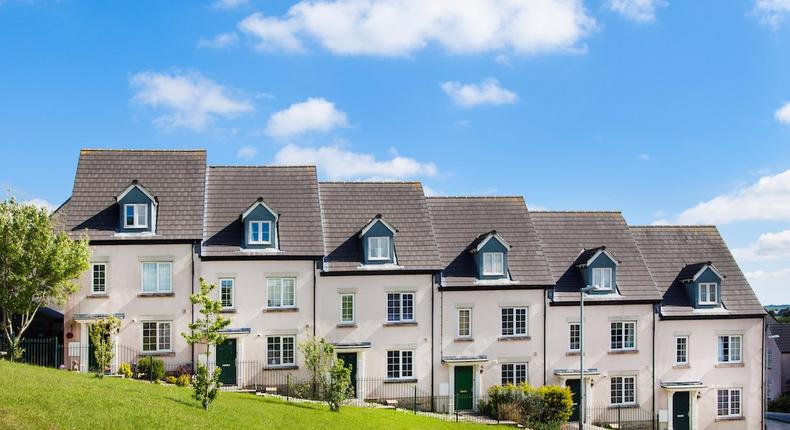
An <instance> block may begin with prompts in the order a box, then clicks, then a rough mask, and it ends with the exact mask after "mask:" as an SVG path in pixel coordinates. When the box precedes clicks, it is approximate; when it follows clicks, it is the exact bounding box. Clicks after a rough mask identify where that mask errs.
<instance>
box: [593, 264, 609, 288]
mask: <svg viewBox="0 0 790 430" xmlns="http://www.w3.org/2000/svg"><path fill="white" fill-rule="evenodd" d="M596 273H598V274H599V276H600V279H601V284H603V280H604V279H608V280H609V285H608V286H604V285H596V283H595V277H596V275H595V274H596ZM592 281H593V282H592V284H593V285H594V286H595V287H596V288H598V289H600V290H611V289H612V288H613V287H614V272H613V271H612V268H611V267H593V269H592Z"/></svg>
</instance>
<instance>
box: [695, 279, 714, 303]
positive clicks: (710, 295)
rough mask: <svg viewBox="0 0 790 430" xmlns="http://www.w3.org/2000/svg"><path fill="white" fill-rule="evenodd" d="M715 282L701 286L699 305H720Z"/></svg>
mask: <svg viewBox="0 0 790 430" xmlns="http://www.w3.org/2000/svg"><path fill="white" fill-rule="evenodd" d="M716 287H717V285H716V283H715V282H703V283H700V284H699V304H701V305H715V304H717V303H718V299H717V297H718V294H717V293H718V291H717V288H716Z"/></svg>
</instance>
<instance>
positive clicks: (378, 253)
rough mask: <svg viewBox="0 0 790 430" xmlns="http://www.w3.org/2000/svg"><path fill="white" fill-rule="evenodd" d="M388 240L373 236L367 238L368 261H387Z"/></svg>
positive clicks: (385, 237)
mask: <svg viewBox="0 0 790 430" xmlns="http://www.w3.org/2000/svg"><path fill="white" fill-rule="evenodd" d="M389 259H390V238H389V237H388V236H374V237H369V238H368V260H389Z"/></svg>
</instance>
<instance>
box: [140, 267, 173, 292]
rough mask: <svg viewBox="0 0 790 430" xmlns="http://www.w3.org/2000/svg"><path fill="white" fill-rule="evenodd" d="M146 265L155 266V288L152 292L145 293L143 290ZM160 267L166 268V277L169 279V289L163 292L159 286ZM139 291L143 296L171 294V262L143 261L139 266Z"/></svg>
mask: <svg viewBox="0 0 790 430" xmlns="http://www.w3.org/2000/svg"><path fill="white" fill-rule="evenodd" d="M146 264H155V265H156V288H155V289H154V290H153V291H146V290H145V266H146ZM162 267H167V268H168V275H169V277H170V282H169V284H170V285H169V287H170V288H169V289H167V290H165V289H162V286H161V285H160V282H159V281H160V277H159V271H160V270H162ZM140 272H141V274H140V277H141V279H140V290H141V291H142V292H143V294H161V293H172V292H173V262H171V261H143V262H142V264H141V265H140Z"/></svg>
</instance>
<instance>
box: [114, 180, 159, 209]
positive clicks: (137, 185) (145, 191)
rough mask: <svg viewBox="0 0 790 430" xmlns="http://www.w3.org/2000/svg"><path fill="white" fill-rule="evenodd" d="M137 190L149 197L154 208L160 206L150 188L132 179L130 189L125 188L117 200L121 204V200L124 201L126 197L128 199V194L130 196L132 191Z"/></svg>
mask: <svg viewBox="0 0 790 430" xmlns="http://www.w3.org/2000/svg"><path fill="white" fill-rule="evenodd" d="M135 188H137V189H138V190H140V192H141V193H143V194H145V196H146V197H148V199H149V200H151V203H153V205H154V206H156V205H157V204H159V201H158V200H157V198H156V197H155V196H154V195H153V194H151V192H150V191H148V188H146V187H144V186H143V185H142V184H140V181H138V180H137V179H132V183H131V184H129V186H128V187H126V188H124V190H123V191H121V194H118V195H117V196H116V197H115V200H116V201H118V202H120V201H121V200H123V198H124V197H126V195H127V194H129V192H130V191H132V190H133V189H135Z"/></svg>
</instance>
